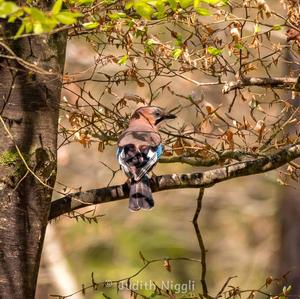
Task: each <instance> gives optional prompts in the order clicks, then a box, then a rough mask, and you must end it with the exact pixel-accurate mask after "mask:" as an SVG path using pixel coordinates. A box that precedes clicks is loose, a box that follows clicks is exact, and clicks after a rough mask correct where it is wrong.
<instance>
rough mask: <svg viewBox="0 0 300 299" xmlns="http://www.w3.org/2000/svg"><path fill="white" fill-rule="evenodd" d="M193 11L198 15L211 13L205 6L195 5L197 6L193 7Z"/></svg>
mask: <svg viewBox="0 0 300 299" xmlns="http://www.w3.org/2000/svg"><path fill="white" fill-rule="evenodd" d="M195 11H196V13H197V14H198V15H199V16H210V15H211V13H210V11H209V10H208V9H206V8H202V7H197V8H195Z"/></svg>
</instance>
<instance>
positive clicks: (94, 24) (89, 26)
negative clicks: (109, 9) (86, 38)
mask: <svg viewBox="0 0 300 299" xmlns="http://www.w3.org/2000/svg"><path fill="white" fill-rule="evenodd" d="M82 26H83V28H84V29H88V30H91V29H95V28H97V27H99V23H98V22H88V23H83V24H82Z"/></svg>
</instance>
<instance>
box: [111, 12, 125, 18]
mask: <svg viewBox="0 0 300 299" xmlns="http://www.w3.org/2000/svg"><path fill="white" fill-rule="evenodd" d="M108 16H109V18H110V19H111V20H119V19H122V18H126V17H127V15H126V13H124V12H115V13H109V14H108Z"/></svg>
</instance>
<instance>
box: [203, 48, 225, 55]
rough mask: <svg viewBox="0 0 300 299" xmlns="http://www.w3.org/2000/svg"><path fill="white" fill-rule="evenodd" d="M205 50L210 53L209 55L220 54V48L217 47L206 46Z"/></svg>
mask: <svg viewBox="0 0 300 299" xmlns="http://www.w3.org/2000/svg"><path fill="white" fill-rule="evenodd" d="M207 52H208V53H209V54H210V55H213V56H219V55H221V54H222V49H218V48H215V47H208V48H207Z"/></svg>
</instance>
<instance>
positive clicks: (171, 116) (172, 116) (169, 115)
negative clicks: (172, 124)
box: [164, 113, 176, 119]
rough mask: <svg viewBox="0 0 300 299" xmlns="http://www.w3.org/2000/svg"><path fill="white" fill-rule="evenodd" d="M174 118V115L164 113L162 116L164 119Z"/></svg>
mask: <svg viewBox="0 0 300 299" xmlns="http://www.w3.org/2000/svg"><path fill="white" fill-rule="evenodd" d="M174 118H176V115H175V114H171V113H166V114H165V115H164V119H174Z"/></svg>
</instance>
